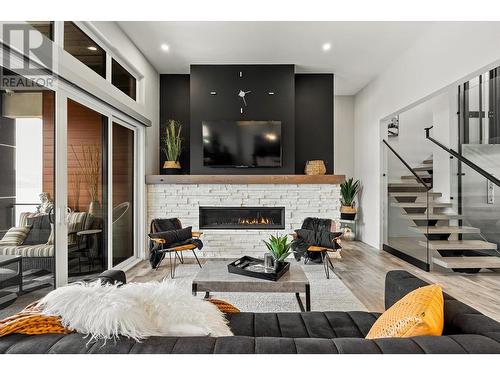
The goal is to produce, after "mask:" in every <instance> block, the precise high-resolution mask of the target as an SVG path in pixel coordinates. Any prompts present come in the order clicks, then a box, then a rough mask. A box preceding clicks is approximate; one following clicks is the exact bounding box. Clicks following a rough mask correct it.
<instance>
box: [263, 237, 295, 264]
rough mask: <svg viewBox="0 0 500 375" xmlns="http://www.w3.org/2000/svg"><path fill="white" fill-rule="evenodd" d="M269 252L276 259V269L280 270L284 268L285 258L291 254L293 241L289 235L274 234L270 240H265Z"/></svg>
mask: <svg viewBox="0 0 500 375" xmlns="http://www.w3.org/2000/svg"><path fill="white" fill-rule="evenodd" d="M264 243H265V244H266V246H267V248H268V249H269V252H270V253H271V255H272V256H273V259H274V269H275V270H279V269H281V268H283V266H284V263H285V259H286V258H287V257H288V256H289V255H290V253H291V252H290V248H291V247H292V243H293V241H288V236H286V235H284V236H279V235H276V236H273V235H271V237H270V238H269V241H265V240H264Z"/></svg>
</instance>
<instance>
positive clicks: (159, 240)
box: [150, 238, 165, 244]
mask: <svg viewBox="0 0 500 375" xmlns="http://www.w3.org/2000/svg"><path fill="white" fill-rule="evenodd" d="M150 240H151V241H153V242H154V243H158V244H164V243H165V240H164V239H163V238H150Z"/></svg>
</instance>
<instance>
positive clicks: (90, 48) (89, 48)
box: [87, 46, 97, 51]
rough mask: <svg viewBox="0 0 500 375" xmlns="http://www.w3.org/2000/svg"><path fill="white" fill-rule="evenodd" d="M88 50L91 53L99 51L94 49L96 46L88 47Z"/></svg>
mask: <svg viewBox="0 0 500 375" xmlns="http://www.w3.org/2000/svg"><path fill="white" fill-rule="evenodd" d="M87 49H88V50H89V51H97V47H94V46H90V47H87Z"/></svg>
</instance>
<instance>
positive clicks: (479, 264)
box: [432, 256, 500, 268]
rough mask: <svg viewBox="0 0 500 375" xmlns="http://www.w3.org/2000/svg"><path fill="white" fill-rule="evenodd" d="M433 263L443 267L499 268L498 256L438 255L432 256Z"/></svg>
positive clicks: (499, 260)
mask: <svg viewBox="0 0 500 375" xmlns="http://www.w3.org/2000/svg"><path fill="white" fill-rule="evenodd" d="M432 260H433V262H434V263H435V264H437V265H439V266H441V267H444V268H500V258H499V257H496V256H491V257H490V256H484V257H439V256H434V257H432Z"/></svg>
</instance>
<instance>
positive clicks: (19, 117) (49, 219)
mask: <svg viewBox="0 0 500 375" xmlns="http://www.w3.org/2000/svg"><path fill="white" fill-rule="evenodd" d="M4 72H5V73H8V75H9V76H11V77H15V78H21V76H19V75H16V74H15V73H13V72H11V71H9V70H7V69H5V71H4ZM54 108H55V95H54V92H53V91H50V90H40V91H27V90H25V89H24V87H21V89H20V90H17V89H16V88H14V87H12V88H10V89H9V90H4V89H0V171H1V172H0V175H1V178H0V239H2V238H3V237H4V235H5V234H6V233H7V232H10V233H13V234H14V235H15V237H14V239H13V240H12V241H11V242H10V245H9V246H6V245H5V244H3V245H0V258H1V259H0V261H1V263H2V264H1V266H0V271H1V272H0V275H1V277H0V295H2V301H1V303H0V311H1V308H2V307H4V306H5V304H4V303H5V302H8V303H9V301H14V300H15V299H16V298H17V293H18V292H20V291H21V290H22V289H24V291H25V293H28V292H30V291H34V290H38V289H45V288H48V287H53V286H54V267H55V238H54V235H55V230H54V227H53V225H52V224H53V223H54V210H53V209H52V207H53V202H54V198H55V196H54V195H55V194H54V193H55V179H54V168H55V161H54V160H55V159H54V157H55V143H54V137H55V124H54V119H55V117H54ZM20 229H21V230H20ZM15 256H22V260H21V259H20V258H17V260H16V257H15ZM21 261H22V264H21ZM45 290H47V289H45ZM37 293H41V292H40V291H37ZM23 294H24V293H23ZM35 297H36V298H35ZM35 297H24V298H26V299H25V301H26V300H27V301H32V300H34V299H38V298H40V295H38V296H35ZM21 303H24V304H25V303H26V302H21ZM19 307H20V308H22V306H19ZM16 308H17V307H16Z"/></svg>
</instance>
